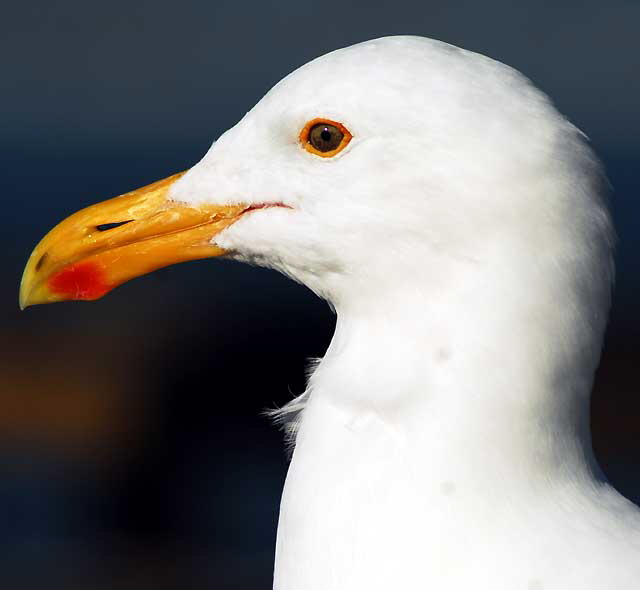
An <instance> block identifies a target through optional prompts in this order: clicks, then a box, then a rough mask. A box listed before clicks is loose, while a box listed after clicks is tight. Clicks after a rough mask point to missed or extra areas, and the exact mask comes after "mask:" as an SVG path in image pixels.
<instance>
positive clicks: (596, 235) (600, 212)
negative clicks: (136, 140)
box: [20, 36, 640, 590]
mask: <svg viewBox="0 0 640 590" xmlns="http://www.w3.org/2000/svg"><path fill="white" fill-rule="evenodd" d="M607 189H608V184H607V181H606V177H605V175H604V171H603V168H602V166H601V164H600V163H599V161H598V159H597V158H596V156H595V155H594V153H593V151H592V150H591V148H590V147H589V145H588V140H587V138H586V137H585V135H584V134H583V133H581V132H580V131H579V130H578V129H577V128H576V127H574V126H573V125H572V124H571V123H570V122H569V121H567V119H565V118H564V117H563V116H562V115H561V114H559V112H558V111H557V110H556V109H555V108H554V106H553V104H552V103H551V101H550V100H549V99H548V98H547V97H546V96H545V95H544V94H543V93H542V92H541V91H539V90H538V89H536V88H535V87H534V86H533V85H532V83H531V82H529V81H528V80H527V79H526V78H525V77H524V76H523V75H522V74H520V73H519V72H517V71H515V70H514V69H512V68H510V67H508V66H505V65H503V64H501V63H499V62H497V61H493V60H491V59H489V58H487V57H484V56H481V55H478V54H475V53H472V52H469V51H464V50H462V49H458V48H456V47H453V46H451V45H448V44H445V43H442V42H438V41H433V40H430V39H425V38H420V37H409V36H401V37H387V38H382V39H375V40H371V41H367V42H364V43H361V44H358V45H354V46H351V47H347V48H344V49H340V50H338V51H334V52H332V53H329V54H327V55H324V56H322V57H320V58H317V59H315V60H313V61H311V62H309V63H308V64H306V65H304V66H303V67H301V68H299V69H298V70H296V71H295V72H293V73H292V74H290V75H288V76H287V77H285V78H284V79H283V80H282V81H280V82H279V83H278V84H276V86H275V87H274V88H272V89H271V90H270V91H269V92H268V93H267V94H266V95H265V96H264V98H262V100H260V101H259V102H258V104H257V105H256V106H255V107H254V108H253V109H252V110H251V111H249V112H248V113H247V114H246V115H245V116H244V117H243V118H242V119H241V120H240V122H239V123H237V124H236V125H235V126H234V127H233V128H231V129H229V130H228V131H226V132H225V133H224V134H223V135H222V136H221V137H220V138H219V139H218V140H217V141H215V142H214V144H213V145H212V147H211V148H210V150H209V151H208V153H207V154H206V155H205V157H204V158H203V159H202V161H200V162H199V163H198V164H196V165H195V166H194V167H193V168H191V169H190V170H188V171H187V172H185V173H180V174H176V175H174V176H171V177H169V178H167V179H164V180H161V181H159V182H157V183H154V184H152V185H149V186H147V187H144V188H142V189H139V190H136V191H133V192H131V193H127V194H125V195H122V196H119V197H116V198H113V199H110V200H108V201H105V202H103V203H100V204H98V205H94V206H91V207H89V208H87V209H84V210H82V211H79V212H78V213H76V214H74V215H72V216H71V217H69V218H67V219H66V220H64V221H62V222H61V223H60V224H59V225H58V226H56V227H55V228H54V229H53V230H52V231H51V232H50V233H49V234H47V235H46V236H45V237H44V238H43V240H42V241H41V242H40V243H39V244H38V246H37V247H36V248H35V250H34V252H33V254H32V255H31V258H30V259H29V261H28V263H27V266H26V268H25V272H24V276H23V280H22V285H21V294H20V302H21V306H22V307H26V306H28V305H33V304H37V303H46V302H53V301H62V300H69V299H75V300H92V299H97V298H99V297H101V296H102V295H104V294H105V293H107V292H108V291H110V290H111V289H113V288H114V287H116V286H118V285H120V284H121V283H123V282H125V281H127V280H129V279H132V278H134V277H137V276H139V275H142V274H144V273H147V272H151V271H153V270H154V269H156V268H160V267H163V266H166V265H168V264H174V263H177V262H182V261H186V260H193V259H197V258H208V257H215V256H226V257H228V258H232V259H236V260H240V261H244V262H248V263H250V264H255V265H262V266H266V267H270V268H273V269H276V270H278V271H280V272H282V273H284V274H285V275H287V276H289V277H291V278H292V279H294V280H296V281H299V282H300V283H303V284H304V285H306V286H307V287H308V288H309V289H311V290H312V291H313V292H314V293H316V294H317V295H318V296H319V297H321V298H323V299H325V300H326V301H328V302H329V303H330V305H331V306H332V307H333V308H334V309H335V311H336V313H337V325H336V330H335V334H334V336H333V339H332V341H331V344H330V346H329V348H328V350H327V352H326V355H325V356H324V358H323V359H322V361H321V362H319V364H318V365H317V366H316V367H315V370H314V371H313V374H312V375H311V377H310V379H309V383H308V387H307V389H306V391H305V392H304V393H303V394H302V395H301V396H300V397H298V398H296V399H294V400H293V401H292V402H291V403H290V404H288V405H287V406H285V407H283V408H282V409H280V410H279V412H278V416H277V417H278V418H279V419H280V420H281V421H282V422H284V423H285V424H286V427H287V429H288V431H289V433H290V436H291V439H292V444H293V445H295V446H294V450H293V455H292V459H291V464H290V467H289V471H288V475H287V479H286V483H285V487H284V492H283V497H282V503H281V508H280V519H279V524H278V534H277V543H276V559H275V573H274V588H275V589H276V590H301V589H304V590H377V589H380V590H382V589H385V590H389V589H397V590H414V589H416V590H420V589H424V590H435V589H438V590H444V589H446V590H470V589H473V590H485V589H486V590H520V589H522V590H560V589H561V590H578V589H579V590H596V589H604V588H606V589H615V590H632V589H637V588H639V587H640V510H639V509H638V508H637V507H636V506H634V505H633V504H632V503H630V502H629V501H628V500H626V499H625V498H624V497H622V496H621V495H620V494H618V492H616V491H615V490H614V489H613V488H612V487H611V486H610V485H609V483H607V480H606V478H605V476H604V475H603V473H602V471H601V470H600V468H599V467H598V464H597V462H596V460H595V458H594V455H593V452H592V447H591V439H590V431H589V397H590V392H591V388H592V382H593V376H594V371H595V369H596V367H597V365H598V362H599V358H600V352H601V346H602V338H603V333H604V330H605V327H606V321H607V316H608V311H609V306H610V299H611V285H612V280H613V272H614V267H613V261H612V252H613V241H614V232H613V229H612V224H611V220H610V215H609V213H608V209H607V205H606V197H607Z"/></svg>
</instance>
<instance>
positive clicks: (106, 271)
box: [21, 37, 612, 313]
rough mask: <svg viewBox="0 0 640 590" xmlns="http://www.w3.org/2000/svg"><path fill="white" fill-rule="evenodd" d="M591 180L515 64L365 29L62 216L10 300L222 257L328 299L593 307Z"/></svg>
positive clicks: (559, 121) (604, 243)
mask: <svg viewBox="0 0 640 590" xmlns="http://www.w3.org/2000/svg"><path fill="white" fill-rule="evenodd" d="M605 192H606V182H605V180H604V177H603V174H602V171H601V168H600V166H599V164H598V161H597V159H596V158H595V156H594V155H593V153H592V151H591V150H590V148H589V147H588V145H587V142H586V139H585V137H584V136H583V134H582V133H581V132H580V131H579V130H577V129H576V128H575V127H574V126H572V125H571V124H570V123H569V122H568V121H567V120H566V119H565V118H564V117H562V116H561V115H560V114H559V113H558V112H557V111H556V109H555V108H554V107H553V105H552V104H551V102H550V101H549V99H548V98H547V97H546V96H545V95H544V94H543V93H541V92H540V91H538V90H537V89H536V88H535V87H534V86H533V85H532V84H531V83H530V82H529V81H528V80H527V79H526V78H525V77H524V76H522V75H521V74H520V73H518V72H517V71H515V70H513V69H512V68H509V67H507V66H505V65H503V64H501V63H498V62H496V61H493V60H491V59H489V58H486V57H483V56H480V55H477V54H474V53H471V52H468V51H464V50H461V49H458V48H455V47H452V46H450V45H447V44H445V43H441V42H437V41H432V40H429V39H424V38H419V37H388V38H382V39H376V40H372V41H368V42H365V43H360V44H358V45H354V46H351V47H347V48H345V49H340V50H338V51H334V52H332V53H329V54H327V55H324V56H322V57H319V58H317V59H315V60H313V61H311V62H309V63H308V64H306V65H304V66H302V67H301V68H299V69H298V70H296V71H294V72H293V73H292V74H290V75H288V76H287V77H285V78H284V79H283V80H281V81H280V82H279V83H278V84H276V86H275V87H274V88H272V89H271V90H270V91H269V92H268V93H267V94H266V95H265V96H264V98H263V99H262V100H260V101H259V102H258V104H257V105H256V106H255V107H254V108H253V109H252V110H251V111H249V112H248V113H247V114H246V115H245V116H244V117H243V118H242V119H241V120H240V121H239V122H238V123H237V124H236V125H235V126H234V127H233V128H231V129H229V130H228V131H226V132H225V133H224V134H223V135H222V136H221V137H220V138H219V139H218V140H217V141H215V142H214V143H213V145H212V147H211V148H210V150H209V152H208V153H207V154H206V155H205V156H204V158H203V159H202V160H201V161H200V162H199V163H198V164H196V165H195V166H194V167H193V168H192V169H190V170H188V171H187V172H186V173H184V174H178V175H175V176H173V177H170V178H168V179H165V180H164V181H160V182H159V183H155V184H153V185H150V187H145V188H144V189H140V190H138V191H133V192H132V193H127V194H126V195H123V196H121V197H117V198H115V199H111V200H110V201H106V202H104V203H101V204H99V205H95V206H93V207H90V208H88V209H85V210H83V211H80V212H79V213H77V214H75V215H74V216H72V217H71V218H68V219H67V220H65V221H63V222H62V223H61V224H60V225H59V226H57V227H56V228H55V229H54V230H52V232H50V234H48V235H47V236H46V237H45V238H44V239H43V240H42V242H41V243H40V244H39V245H38V246H37V248H36V249H35V250H34V253H33V254H32V256H31V259H30V261H29V263H28V265H27V268H26V269H25V274H24V277H23V282H22V288H21V303H22V305H23V306H26V305H30V304H35V303H44V302H49V301H60V300H65V299H95V298H97V297H100V296H102V295H103V294H104V293H106V292H108V291H109V290H110V289H112V288H113V287H115V286H117V285H119V284H121V283H123V282H125V281H126V280H129V279H130V278H133V277H135V276H139V275H140V274H144V273H146V272H150V271H152V270H154V269H156V268H159V267H162V266H166V265H167V264H173V263H176V262H181V261H183V260H190V259H194V258H205V257H210V256H219V255H226V256H228V257H233V258H236V259H239V260H243V261H247V262H250V263H253V264H260V265H264V266H269V267H272V268H276V269H278V270H280V271H281V272H283V273H285V274H287V275H288V276H291V277H293V278H294V279H296V280H298V281H300V282H302V283H304V284H305V285H307V286H308V287H309V288H311V289H312V290H313V291H315V292H316V293H318V294H319V295H320V296H322V297H324V298H326V299H328V300H329V301H330V302H331V303H332V304H333V305H334V306H336V307H337V308H341V307H348V306H356V305H361V304H364V303H366V302H368V301H385V300H388V298H390V297H393V296H394V295H396V294H397V293H398V292H404V293H412V294H415V295H417V296H419V297H426V298H427V299H429V298H433V300H437V299H438V298H440V299H447V300H450V301H452V300H457V299H459V298H464V297H473V296H475V297H477V298H480V299H483V298H484V299H483V300H484V301H485V302H486V303H487V304H490V303H491V302H493V304H499V303H500V302H501V301H502V300H505V301H506V300H518V299H519V300H520V301H525V302H526V301H530V300H531V298H532V293H534V292H535V293H536V297H539V298H542V299H545V301H546V300H548V303H551V302H552V300H557V302H558V303H559V304H560V301H561V300H563V299H564V301H565V303H567V305H568V306H569V307H571V308H572V309H573V308H575V307H576V301H577V299H582V300H584V301H585V302H587V303H588V304H589V305H590V306H591V307H592V308H594V309H595V308H597V310H598V312H605V313H606V306H607V305H608V292H609V283H610V279H611V273H612V270H611V269H612V266H611V261H610V259H611V235H612V232H611V229H610V222H609V216H608V213H607V210H606V207H605V205H604V203H603V201H602V197H603V194H604V193H605ZM587 300H588V301H587ZM570 311H571V310H570Z"/></svg>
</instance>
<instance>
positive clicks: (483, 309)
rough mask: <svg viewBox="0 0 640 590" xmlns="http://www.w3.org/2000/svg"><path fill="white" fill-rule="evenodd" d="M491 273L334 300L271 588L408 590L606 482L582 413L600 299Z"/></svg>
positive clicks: (539, 274)
mask: <svg viewBox="0 0 640 590" xmlns="http://www.w3.org/2000/svg"><path fill="white" fill-rule="evenodd" d="M505 251H506V252H512V250H509V249H505ZM554 254H555V255H558V252H555V253H554ZM486 260H487V261H489V260H493V261H494V262H486V263H484V262H483V261H482V260H481V261H469V260H458V261H451V260H449V261H447V263H446V265H443V266H441V267H440V270H442V272H443V273H445V272H446V276H445V275H444V274H442V276H438V272H439V271H438V266H437V265H433V268H432V270H433V273H435V274H431V275H430V278H428V279H427V280H426V283H428V284H425V281H424V280H423V282H422V283H419V282H417V283H416V285H415V286H414V288H412V285H411V284H408V283H407V281H404V282H403V283H402V284H401V287H398V288H395V287H394V286H393V284H392V282H391V283H390V284H389V285H388V287H387V288H385V287H379V289H378V290H377V291H376V290H372V289H363V290H362V291H361V292H362V293H367V294H368V295H367V297H366V298H364V297H360V296H358V295H355V296H353V297H352V298H351V299H349V298H346V297H345V298H338V299H339V301H338V302H337V303H336V308H337V312H338V323H337V328H336V332H335V335H334V338H333V341H332V343H331V346H330V348H329V350H328V351H327V354H326V356H325V358H324V359H323V361H322V362H321V363H320V364H319V366H318V367H317V369H316V371H315V372H314V374H313V376H312V377H311V380H310V387H309V392H308V402H307V406H306V408H305V409H304V412H303V415H302V417H301V420H300V427H299V432H298V437H297V442H296V448H295V452H294V456H293V460H292V464H291V468H290V472H289V475H288V479H287V484H286V488H285V493H284V496H283V501H282V513H281V521H280V525H279V533H278V554H277V561H276V585H275V587H276V588H277V590H289V589H294V588H300V587H303V586H304V587H306V588H310V589H316V588H318V590H319V589H320V588H323V589H324V590H327V589H330V588H335V589H336V590H338V589H343V588H348V587H350V588H355V589H357V590H361V589H364V588H383V587H386V588H388V587H389V586H390V585H391V586H392V587H398V588H402V589H403V590H404V589H408V588H412V587H414V585H413V584H414V582H415V580H416V579H420V576H421V575H422V574H421V570H422V568H423V567H425V563H428V564H429V566H428V567H430V568H436V569H437V568H441V569H442V570H443V571H441V572H440V574H438V575H437V576H435V577H434V580H439V579H440V578H442V579H443V580H444V579H449V576H451V575H453V574H452V572H451V571H449V570H452V571H453V570H455V568H456V567H457V565H456V564H457V561H456V559H457V558H459V552H460V550H461V547H463V546H464V545H465V544H466V543H467V542H469V543H473V544H477V543H481V542H484V541H483V539H482V538H481V537H486V536H487V535H492V534H495V535H498V536H500V535H502V533H504V532H505V531H504V528H505V527H507V528H509V527H510V526H512V524H513V523H512V522H510V521H509V519H510V518H512V517H514V518H520V517H521V515H520V514H518V512H519V508H517V506H518V505H519V504H520V503H522V505H523V506H525V505H529V506H536V503H535V502H536V501H535V498H537V496H538V494H545V495H548V494H549V493H558V494H560V495H561V494H564V493H565V491H566V490H567V489H573V488H574V487H575V486H574V484H575V482H576V481H580V482H583V484H584V486H585V487H594V486H598V485H600V484H599V483H598V480H599V476H598V468H597V465H596V464H595V461H594V459H593V456H592V452H591V443H590V436H589V428H588V416H589V394H590V391H591V385H592V379H593V373H594V370H595V367H596V366H597V362H598V358H599V354H600V343H601V338H602V332H603V329H604V322H605V318H606V312H607V309H608V285H607V287H606V289H605V288H604V287H602V282H599V283H598V284H599V285H600V287H599V288H595V290H593V289H591V290H589V289H588V288H584V285H583V284H582V283H581V281H580V280H577V279H576V277H575V276H573V275H572V273H566V272H565V273H560V272H557V271H556V273H555V275H554V279H555V280H549V279H550V276H549V273H552V272H553V270H552V268H551V267H546V268H545V264H544V262H541V263H540V264H539V265H536V264H531V265H530V266H529V267H528V268H527V269H523V268H522V267H520V266H519V265H513V264H511V262H509V264H507V260H508V257H506V258H505V257H493V258H491V257H488V258H486ZM602 263H603V265H604V266H603V269H606V268H607V265H608V263H609V261H608V258H607V257H603V259H602ZM445 269H446V271H445ZM405 270H406V269H405ZM405 276H406V274H405ZM414 276H419V275H416V274H415V273H414ZM424 276H427V275H423V277H424ZM438 283H439V284H440V285H441V286H442V288H441V289H439V290H438V289H436V288H434V285H437V284H438ZM532 285H535V286H536V287H537V288H536V289H532ZM372 291H373V292H374V293H375V295H374V296H373V297H371V296H370V293H371V292H372ZM359 292H360V291H359ZM532 498H533V499H534V500H532ZM476 534H477V535H478V537H477V538H474V535H476ZM463 538H464V539H465V540H462V539H463ZM494 549H495V547H494ZM376 564H385V565H384V566H380V567H374V565H376ZM471 571H472V570H470V572H471ZM399 572H401V573H399ZM470 572H469V576H472V574H471V573H470ZM456 575H457V574H456ZM465 575H466V574H465ZM428 579H431V578H428ZM345 580H347V582H345ZM471 581H472V577H470V578H469V580H466V579H465V580H464V581H463V580H462V579H461V580H460V584H461V586H460V588H463V587H464V586H463V585H462V584H466V583H471ZM348 582H351V585H349V583H348ZM514 583H515V582H514ZM451 588H456V590H457V588H458V586H451Z"/></svg>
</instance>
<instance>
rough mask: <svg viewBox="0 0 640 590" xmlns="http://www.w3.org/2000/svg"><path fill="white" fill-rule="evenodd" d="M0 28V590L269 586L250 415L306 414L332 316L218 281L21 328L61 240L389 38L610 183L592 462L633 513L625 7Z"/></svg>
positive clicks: (264, 493) (141, 287) (256, 428)
mask: <svg viewBox="0 0 640 590" xmlns="http://www.w3.org/2000/svg"><path fill="white" fill-rule="evenodd" d="M0 28H1V33H2V34H1V35H0V49H1V50H0V64H1V66H2V76H1V77H0V103H1V105H2V113H3V115H4V117H3V121H4V123H3V124H2V134H1V135H0V154H1V159H2V163H3V166H2V168H3V172H2V175H1V176H0V184H1V185H2V199H3V204H2V213H3V218H4V223H3V230H2V232H1V233H0V256H2V268H3V277H4V278H3V280H2V282H1V283H0V342H2V349H1V354H0V586H2V587H3V588H14V587H21V588H31V587H46V588H58V587H59V588H76V587H85V586H86V585H88V584H90V585H91V587H93V588H103V587H104V588H117V589H129V588H136V589H137V588H145V587H153V588H157V589H160V590H163V589H173V588H194V589H200V588H216V589H217V590H226V589H238V590H244V589H262V588H264V589H268V588H270V587H271V572H272V563H273V552H274V540H275V532H276V522H277V515H278V504H279V499H280V492H281V488H282V484H283V481H284V476H285V472H286V468H287V460H286V456H285V453H284V450H283V443H282V436H281V433H279V432H278V431H277V429H276V428H274V427H273V426H272V425H271V424H270V423H269V421H268V420H267V419H266V418H264V417H263V416H262V414H261V412H262V410H263V409H264V408H266V407H273V406H274V405H280V404H283V403H285V402H286V401H288V400H289V399H290V398H291V397H292V395H293V394H298V393H300V392H302V391H303V389H304V369H305V364H306V360H305V359H308V358H309V357H315V356H321V355H322V354H323V353H324V351H325V349H326V346H327V345H328V343H329V341H330V338H331V335H332V331H333V326H334V318H333V316H332V314H331V312H330V311H329V309H328V307H327V305H326V304H324V303H323V302H321V301H319V300H317V299H316V298H315V297H314V296H313V295H312V294H311V293H310V292H309V291H307V290H306V289H305V288H303V287H301V286H299V285H296V284H294V283H292V282H291V281H288V280H287V279H285V278H284V277H281V276H279V275H277V274H276V273H274V272H271V271H266V270H261V269H256V268H248V267H243V266H242V265H239V264H236V263H230V262H221V261H219V260H216V261H203V262H194V263H189V264H185V265H181V266H177V267H172V268H167V269H164V270H162V271H159V272H157V273H155V274H153V275H150V276H147V277H144V278H141V279H138V280H136V281H133V282H132V283H129V284H127V285H125V286H124V287H121V288H120V289H118V290H116V291H115V292H113V293H112V294H110V295H108V296H107V297H106V298H105V299H104V300H101V301H100V302H98V303H93V304H86V303H71V304H60V305H55V306H41V307H36V308H30V309H28V310H26V311H25V312H22V313H20V312H19V311H18V306H17V290H18V284H19V280H20V275H21V272H22V268H23V266H24V263H25V262H26V260H27V257H28V255H29V253H30V251H31V249H32V247H33V246H34V245H35V244H36V242H37V241H38V240H39V239H40V238H41V237H42V236H43V235H44V233H45V232H46V231H48V230H49V229H50V228H51V227H52V226H53V224H55V223H56V222H57V221H59V220H60V219H62V218H63V217H65V216H66V215H68V214H70V213H72V212H73V211H75V210H77V209H78V208H80V207H81V206H85V205H88V204H90V203H93V202H95V201H98V200H102V199H104V198H106V197H109V196H113V195H117V194H120V193H123V192H125V191H127V190H130V189H132V188H135V187H138V186H141V185H144V184H147V183H149V182H151V181H154V180H156V179H159V178H162V177H165V176H168V175H169V174H171V173H173V172H176V171H179V170H183V169H185V168H188V167H189V166H191V165H192V164H193V163H195V162H196V161H197V160H198V159H199V158H200V157H201V156H202V155H203V154H204V152H205V151H206V150H207V148H208V147H209V145H210V143H211V142H212V140H214V139H215V138H216V137H218V136H219V135H220V134H221V133H222V132H223V131H224V130H225V129H227V128H228V127H230V126H231V125H233V124H234V123H235V122H236V121H237V120H238V119H239V118H240V117H241V116H242V115H243V114H244V113H245V112H246V111H247V110H249V109H250V108H251V107H252V106H253V105H254V103H255V102H256V101H258V100H259V99H260V97H261V96H262V95H263V94H264V93H265V92H266V91H267V90H268V89H269V88H270V87H271V86H272V85H273V84H274V83H276V82H277V81H278V80H280V78H282V77H283V76H284V75H286V74H287V73H289V72H290V71H292V70H293V69H295V68H296V67H298V66H299V65H301V64H303V63H305V62H307V61H308V60H309V59H311V58H313V57H316V56H317V55H320V54H323V53H325V52H327V51H330V50H332V49H335V48H338V47H342V46H345V45H349V44H352V43H355V42H358V41H363V40H366V39H369V38H373V37H378V36H384V35H389V34H405V33H411V34H418V35H425V36H429V37H434V38H437V39H441V40H444V41H447V42H449V43H453V44H456V45H460V46H463V47H465V48H467V49H471V50H474V51H478V52H481V53H484V54H486V55H489V56H491V57H493V58H496V59H498V60H500V61H503V62H506V63H508V64H510V65H512V66H514V67H516V68H518V69H519V70H521V71H522V72H524V73H525V74H526V75H527V76H529V77H530V78H531V79H533V80H534V82H536V83H537V84H538V85H539V86H540V87H541V88H542V89H543V90H544V91H546V92H547V93H548V94H550V95H551V96H552V97H553V99H554V101H555V102H556V104H557V106H558V107H559V109H560V110H561V111H562V112H564V113H565V114H566V115H568V116H569V117H570V118H571V119H572V120H573V121H574V122H575V123H576V124H577V125H578V126H579V127H581V128H582V129H583V130H584V131H585V132H586V133H587V134H588V135H589V136H590V138H591V140H592V142H593V145H594V147H595V149H596V150H597V152H598V153H599V154H600V156H601V157H602V159H603V160H604V161H605V164H606V167H607V170H608V173H609V177H610V180H611V182H612V184H613V186H614V188H615V193H614V197H613V212H614V217H615V220H616V223H617V229H618V232H619V238H620V239H619V248H618V254H617V263H618V280H617V287H616V294H615V303H614V308H613V312H612V319H611V324H610V329H609V332H608V336H607V341H606V347H605V351H604V358H603V362H602V365H601V368H600V370H599V372H598V376H597V384H596V389H595V393H594V399H593V430H594V445H595V449H596V453H597V456H598V458H599V460H600V462H601V463H602V465H603V467H604V470H605V472H606V473H607V475H608V476H609V477H610V479H611V480H612V481H613V483H614V484H615V485H616V486H617V487H618V488H619V489H620V490H621V491H622V492H623V493H624V494H625V495H626V496H627V497H629V498H632V499H634V500H635V501H640V478H639V477H638V473H639V469H638V468H639V467H640V437H639V436H638V435H639V434H640V398H639V396H638V391H637V390H638V388H637V384H636V367H637V366H638V363H639V362H640V354H639V353H638V351H637V345H636V343H637V341H638V328H639V326H640V303H639V302H638V295H639V293H640V284H639V273H638V269H639V267H640V231H639V230H638V227H639V221H640V204H639V202H638V197H639V196H640V190H639V188H640V181H639V180H638V176H637V170H638V164H639V159H640V120H639V117H638V105H639V104H640V76H639V75H638V72H640V36H639V35H638V30H639V28H640V2H638V1H637V0H612V1H610V2H607V3H603V2H597V1H595V0H586V1H580V2H578V1H566V2H562V3H557V2H546V1H540V0H536V1H533V0H523V1H520V2H511V1H508V0H503V1H495V0H494V1H486V2H476V1H473V0H451V1H448V2H435V1H428V0H427V1H425V0H396V1H394V2H390V3H389V2H379V3H376V2H372V1H368V2H363V1H361V2H352V3H345V2H332V1H330V0H329V1H328V0H324V1H323V2H316V1H310V0H297V1H293V0H280V1H279V2H277V3H269V2H255V3H247V2H242V1H238V0H235V1H227V0H224V1H211V0H208V1H204V0H203V1H199V0H183V1H182V2H180V3H177V2H170V1H168V0H154V1H151V0H144V1H143V0H126V1H125V0H111V1H110V2H99V3H98V2H86V1H84V2H81V1H80V0H68V1H64V0H63V1H62V2H55V3H53V2H44V1H43V0H34V1H32V2H25V3H17V2H14V3H10V4H6V5H5V6H4V8H3V17H2V22H1V23H0Z"/></svg>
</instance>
